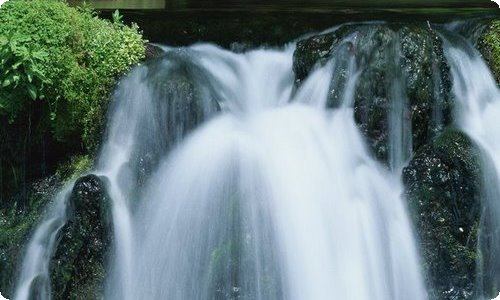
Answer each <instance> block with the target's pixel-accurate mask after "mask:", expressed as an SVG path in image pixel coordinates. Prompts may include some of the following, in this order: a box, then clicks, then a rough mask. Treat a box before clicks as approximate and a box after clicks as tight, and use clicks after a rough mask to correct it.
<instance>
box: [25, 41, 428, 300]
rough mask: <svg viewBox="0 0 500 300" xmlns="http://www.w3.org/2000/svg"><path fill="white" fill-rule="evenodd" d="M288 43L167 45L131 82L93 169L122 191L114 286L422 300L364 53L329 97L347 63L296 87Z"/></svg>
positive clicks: (203, 293)
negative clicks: (371, 137)
mask: <svg viewBox="0 0 500 300" xmlns="http://www.w3.org/2000/svg"><path fill="white" fill-rule="evenodd" d="M293 50H294V49H293V47H287V48H285V49H283V50H255V51H250V52H247V53H244V54H234V53H231V52H228V51H225V50H222V49H220V48H217V47H215V46H211V45H196V46H193V47H190V48H184V49H172V50H170V51H169V52H168V53H167V55H166V57H165V58H163V59H157V60H156V61H155V62H152V63H149V64H146V65H144V66H141V67H139V68H137V69H136V70H134V71H133V72H132V73H131V74H129V76H128V77H127V78H126V79H124V80H122V82H121V83H120V86H119V88H118V90H117V92H116V94H115V96H114V104H113V106H112V108H111V111H112V112H113V113H112V117H111V120H110V127H109V133H108V135H107V137H106V138H105V144H104V146H103V150H102V152H101V154H100V156H99V163H98V167H97V170H96V173H97V174H98V175H104V176H106V177H108V179H109V186H110V188H109V189H110V190H109V194H110V196H111V198H112V199H113V212H112V213H113V226H114V246H113V249H112V252H111V256H110V257H111V260H110V261H109V272H108V276H107V283H106V294H105V298H106V299H117V300H118V299H119V300H123V299H125V300H127V299H134V300H135V299H200V300H204V299H262V300H272V299H291V300H294V299H297V300H316V299H357V300H365V299H366V300H368V299H370V300H390V299H393V300H399V299H414V300H420V299H427V294H426V291H425V289H424V286H423V282H422V277H421V274H420V267H419V259H418V255H417V252H416V249H415V243H414V237H413V233H412V229H411V225H410V221H409V218H408V215H407V213H406V210H405V205H404V199H403V198H402V191H403V187H402V185H401V182H400V180H399V178H397V176H396V175H397V174H396V173H397V172H389V171H388V170H387V169H386V168H384V167H383V166H382V165H381V164H380V163H378V162H377V161H376V160H375V159H374V158H373V157H372V155H371V154H370V153H369V151H368V150H367V147H366V145H365V142H364V141H363V138H362V136H361V134H360V132H359V130H358V128H357V127H356V125H355V122H354V117H353V110H352V104H353V102H354V101H353V95H354V93H353V89H354V87H355V85H356V81H357V80H358V77H357V66H355V64H354V63H353V61H351V63H350V64H349V69H348V70H350V71H349V72H350V75H349V79H348V80H347V84H345V85H344V88H345V91H344V92H343V93H342V95H343V100H342V101H343V103H344V105H342V106H340V107H339V108H337V109H326V107H325V106H326V103H327V97H328V91H329V88H330V84H332V82H331V81H332V78H334V77H332V69H334V66H335V64H336V63H335V62H331V63H329V64H326V65H325V66H324V67H322V68H318V69H317V70H315V71H314V72H313V73H312V74H311V75H310V77H309V79H308V80H307V81H306V82H304V83H303V84H302V86H301V88H300V89H299V90H298V91H294V76H293V72H292V57H293ZM334 81H335V79H334ZM398 93H399V92H398V91H396V90H395V91H394V95H396V94H398ZM218 110H220V111H218ZM193 111H196V112H197V115H196V117H192V115H193ZM399 135H402V133H400V134H399ZM398 159H399V161H398V162H397V163H398V164H400V163H402V162H401V160H403V158H398ZM398 167H399V166H398ZM61 203H63V201H62V202H61ZM54 211H58V210H54ZM44 224H45V223H44ZM51 224H52V223H48V225H43V224H42V225H41V226H40V227H39V229H38V230H37V233H35V239H34V240H36V239H37V238H36V237H37V234H38V232H40V235H47V234H48V233H49V232H52V233H54V232H57V230H56V231H54V230H52V231H49V230H47V229H46V228H45V227H46V226H49V225H50V226H53V224H52V225H51ZM54 224H55V223H54ZM57 224H59V223H57ZM44 226H45V227H44ZM58 226H59V225H58ZM43 240H44V241H47V238H46V237H45V238H43ZM33 243H34V241H32V242H31V244H30V245H31V246H32V245H33ZM50 244H51V245H53V241H52V240H50ZM31 246H30V247H31ZM51 247H52V246H51ZM30 249H31V248H29V249H28V254H27V255H29V254H30V253H32V251H31V250H30ZM45 251H46V252H44V253H45V254H43V253H42V254H41V255H45V256H47V253H51V251H52V250H51V248H50V247H48V248H47V249H45ZM47 251H48V252H47ZM39 256H40V255H38V256H37V257H33V260H36V263H35V262H31V261H27V260H25V262H24V265H25V268H32V267H36V266H37V264H39V263H40V262H44V263H45V264H47V263H48V260H49V258H48V257H44V258H43V259H42V258H39ZM27 257H28V256H27ZM27 259H31V258H27ZM41 268H42V269H43V272H42V273H41V274H48V273H47V272H48V266H47V265H43V266H42V267H41ZM25 273H26V274H28V275H22V276H21V279H22V280H21V281H20V282H21V283H20V284H19V285H18V292H17V294H16V297H15V299H16V300H24V299H29V298H28V297H29V296H30V295H29V294H27V293H29V288H27V287H26V288H25V286H26V285H29V284H31V283H32V282H34V281H33V280H32V279H30V278H32V276H34V274H37V272H33V271H32V270H31V271H30V270H28V271H26V272H25ZM23 274H24V269H23ZM44 276H45V275H44ZM47 279H48V277H47ZM25 291H26V292H25ZM42 299H50V296H47V297H45V296H44V297H43V298H42Z"/></svg>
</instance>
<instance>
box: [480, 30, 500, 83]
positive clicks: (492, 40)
mask: <svg viewBox="0 0 500 300" xmlns="http://www.w3.org/2000/svg"><path fill="white" fill-rule="evenodd" d="M478 45H479V47H478V48H479V51H480V52H481V54H482V55H483V57H484V59H485V60H486V62H487V63H488V65H489V67H490V70H491V71H492V72H493V75H494V76H495V79H496V81H497V84H499V83H500V20H493V21H491V22H490V23H489V24H488V25H487V26H486V29H485V30H484V31H483V33H482V35H481V36H480V38H479V42H478Z"/></svg>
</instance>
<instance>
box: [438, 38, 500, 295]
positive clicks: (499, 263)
mask: <svg viewBox="0 0 500 300" xmlns="http://www.w3.org/2000/svg"><path fill="white" fill-rule="evenodd" d="M446 46H447V47H446V54H447V58H448V61H449V64H450V66H451V70H452V75H453V92H454V95H455V98H456V101H457V109H456V112H455V114H456V117H455V120H456V123H457V125H458V126H459V127H460V128H461V129H462V130H463V131H464V132H466V133H467V134H468V135H469V137H471V138H472V139H473V140H474V142H475V143H476V144H477V145H478V146H479V148H480V151H481V159H482V172H483V185H482V188H483V194H482V197H483V200H482V201H483V203H482V205H483V209H482V216H481V228H480V231H479V245H478V250H479V253H480V257H479V261H478V280H479V282H478V284H477V286H478V288H479V291H478V293H479V294H480V295H482V294H483V293H485V294H486V295H488V294H492V293H496V291H497V290H498V289H499V288H500V277H499V276H500V258H499V257H500V217H499V216H500V202H499V199H500V126H499V125H500V124H499V121H498V116H499V115H500V90H499V89H498V87H497V85H496V82H495V79H494V78H493V76H492V74H491V72H490V70H489V69H488V67H487V66H486V64H485V63H484V61H483V60H482V58H481V56H480V54H479V53H478V51H477V50H475V49H474V47H473V46H472V44H471V43H470V42H469V41H467V40H465V39H464V38H462V37H460V36H456V35H452V36H451V37H449V41H448V42H447V45H446Z"/></svg>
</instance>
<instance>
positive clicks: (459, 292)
mask: <svg viewBox="0 0 500 300" xmlns="http://www.w3.org/2000/svg"><path fill="white" fill-rule="evenodd" d="M478 153H479V152H478V150H477V148H476V147H475V146H474V145H473V144H472V143H471V141H470V140H469V139H468V138H467V136H465V135H464V134H463V133H461V132H459V131H457V130H455V129H452V128H447V129H445V130H444V131H443V133H442V134H441V135H440V136H439V137H438V138H437V139H436V140H435V141H434V143H432V144H430V145H427V146H424V147H422V148H421V149H420V151H418V152H417V153H416V154H415V156H414V157H413V159H412V160H411V161H410V163H409V165H408V167H406V168H404V170H403V180H404V183H405V187H406V195H407V198H408V201H409V204H410V211H411V213H412V216H413V221H414V224H415V228H417V235H418V240H419V242H420V252H421V254H422V260H423V268H424V271H425V274H427V278H426V279H427V285H428V287H429V288H430V299H439V300H448V299H449V300H451V299H453V300H462V299H463V300H465V299H474V298H473V297H474V292H475V291H476V286H475V283H476V259H477V255H478V254H477V241H478V228H479V222H480V217H481V213H480V212H481V201H480V189H481V180H482V177H481V173H480V160H479V154H478Z"/></svg>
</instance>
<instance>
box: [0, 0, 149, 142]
mask: <svg viewBox="0 0 500 300" xmlns="http://www.w3.org/2000/svg"><path fill="white" fill-rule="evenodd" d="M144 42H145V41H144V40H143V39H142V35H141V33H140V31H139V29H138V27H137V25H134V24H133V25H132V26H131V27H129V26H126V25H124V24H123V23H122V22H121V18H120V16H119V15H118V14H115V15H114V18H113V22H110V21H107V20H101V19H98V18H97V17H96V15H95V13H94V12H93V11H92V10H90V9H88V8H78V9H76V8H72V7H69V6H68V5H67V4H66V3H65V2H62V1H58V0H11V1H8V2H6V3H5V4H4V5H3V6H2V7H1V9H0V64H1V65H2V68H1V71H0V87H1V89H0V116H5V117H7V118H9V120H11V121H12V120H14V119H16V118H20V117H23V113H25V112H26V111H28V110H29V107H31V102H33V101H43V106H44V107H45V108H44V109H42V110H40V111H41V112H40V113H42V114H46V116H41V117H39V119H40V120H42V122H45V123H46V124H42V125H44V126H46V128H47V130H50V131H51V132H52V134H53V137H54V138H55V139H56V140H59V141H64V140H65V139H69V138H73V137H75V136H80V138H81V139H82V142H83V143H84V145H85V146H86V147H87V148H89V149H90V148H92V147H93V146H95V143H96V139H97V137H98V136H99V129H100V128H101V125H102V122H103V112H104V110H105V107H106V104H107V99H108V98H109V94H110V92H111V90H112V89H113V86H114V84H115V82H116V79H117V78H118V77H119V76H120V75H122V74H123V73H125V72H126V71H127V70H128V69H129V68H130V67H131V66H132V65H134V64H137V63H139V62H140V61H141V60H142V59H143V58H144V52H145V50H144Z"/></svg>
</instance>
